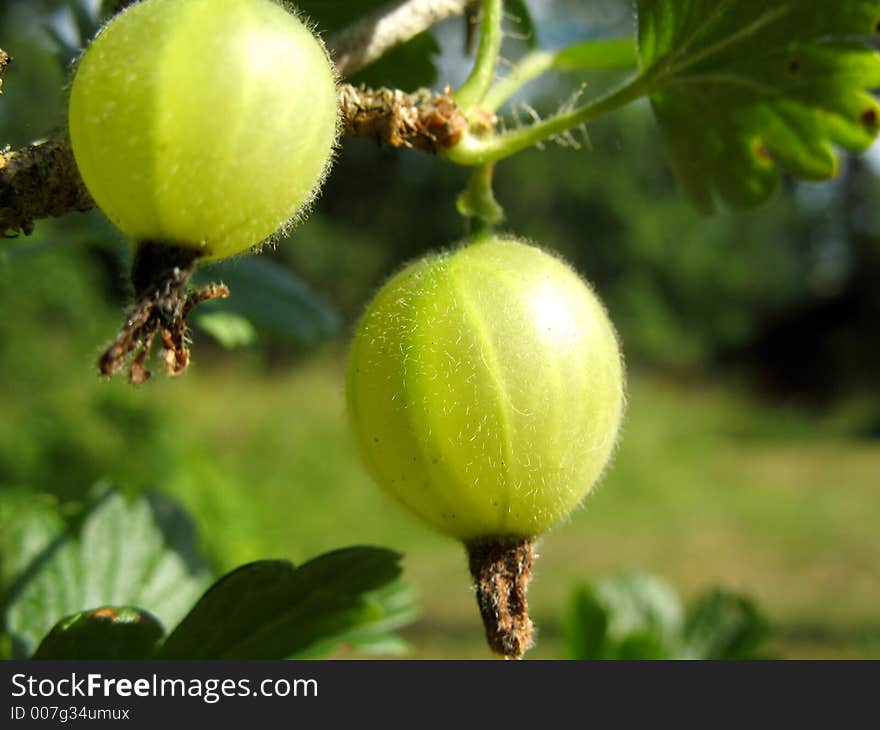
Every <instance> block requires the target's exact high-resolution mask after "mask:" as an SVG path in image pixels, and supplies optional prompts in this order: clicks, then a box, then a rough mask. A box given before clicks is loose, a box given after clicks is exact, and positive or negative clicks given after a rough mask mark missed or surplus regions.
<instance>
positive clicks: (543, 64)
mask: <svg viewBox="0 0 880 730" xmlns="http://www.w3.org/2000/svg"><path fill="white" fill-rule="evenodd" d="M555 62H556V54H555V53H550V52H549V51H532V52H531V53H529V54H527V55H525V56H523V58H522V60H521V61H520V62H519V63H518V64H517V65H516V68H514V69H513V72H512V73H511V74H510V76H508V77H506V78H504V79H502V80H501V81H499V82H498V83H497V84H495V86H493V87H492V88H491V89H490V90H489V93H488V94H486V97H485V98H484V99H483V104H482V108H483V109H485V110H486V111H487V112H494V111H497V110H498V109H499V108H500V107H501V106H502V105H503V104H504V102H506V101H507V100H508V99H509V98H510V97H511V96H513V95H514V94H515V93H516V92H517V91H519V90H520V89H521V88H522V87H523V86H525V85H526V84H527V83H529V81H531V80H532V79H536V78H538V77H539V76H543V75H544V74H545V73H547V72H548V71H549V70H550V69H552V68H553V65H554V63H555Z"/></svg>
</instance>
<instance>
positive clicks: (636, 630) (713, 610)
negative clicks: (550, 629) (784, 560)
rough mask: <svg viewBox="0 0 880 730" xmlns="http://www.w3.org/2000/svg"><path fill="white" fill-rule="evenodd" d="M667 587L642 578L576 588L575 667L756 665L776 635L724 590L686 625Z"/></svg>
mask: <svg viewBox="0 0 880 730" xmlns="http://www.w3.org/2000/svg"><path fill="white" fill-rule="evenodd" d="M683 613H684V611H683V608H682V604H681V600H680V598H679V596H678V594H677V593H676V591H675V590H674V589H673V588H672V587H671V586H670V585H669V584H667V583H666V582H665V581H664V580H662V579H660V578H658V577H656V576H652V575H646V574H643V573H624V574H620V575H615V576H611V577H608V578H601V579H599V580H597V581H594V582H593V583H591V584H584V585H580V586H578V587H576V588H575V590H574V592H573V594H572V600H571V603H570V606H569V610H568V614H567V617H566V622H565V640H566V642H565V643H566V652H567V655H568V656H569V657H570V658H572V659H754V658H757V657H758V654H757V649H758V647H759V646H760V645H761V644H762V643H763V642H764V641H765V640H766V639H767V637H768V636H769V627H768V625H767V622H766V621H765V619H764V618H763V616H762V615H761V614H760V613H759V612H758V610H757V609H756V608H755V606H754V604H753V603H752V602H751V601H749V600H748V599H747V598H744V597H743V596H740V595H737V594H734V593H731V592H729V591H725V590H723V589H720V588H717V589H715V590H713V591H711V592H709V593H708V594H706V595H705V596H704V597H703V598H701V599H700V600H699V601H697V602H696V603H695V604H694V605H693V606H692V607H691V609H690V610H689V611H688V612H687V620H686V621H685V620H684V619H683Z"/></svg>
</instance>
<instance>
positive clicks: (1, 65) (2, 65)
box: [0, 48, 10, 94]
mask: <svg viewBox="0 0 880 730" xmlns="http://www.w3.org/2000/svg"><path fill="white" fill-rule="evenodd" d="M9 61H10V58H9V54H8V53H6V51H4V50H3V49H2V48H0V94H2V93H3V72H4V71H5V70H6V67H7V66H8V65H9Z"/></svg>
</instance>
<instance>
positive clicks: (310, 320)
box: [195, 256, 341, 345]
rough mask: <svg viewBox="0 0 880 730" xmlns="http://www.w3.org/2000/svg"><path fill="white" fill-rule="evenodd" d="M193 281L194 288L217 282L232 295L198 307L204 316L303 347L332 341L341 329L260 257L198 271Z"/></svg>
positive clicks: (312, 297) (326, 309)
mask: <svg viewBox="0 0 880 730" xmlns="http://www.w3.org/2000/svg"><path fill="white" fill-rule="evenodd" d="M195 280H196V282H197V283H199V284H207V283H208V282H211V281H222V282H223V283H225V284H228V285H229V288H230V291H231V294H230V296H229V298H228V299H224V300H222V301H213V302H206V303H205V304H203V305H202V306H201V307H200V309H201V311H202V314H203V315H205V314H207V313H211V314H215V313H218V312H222V313H224V314H226V315H229V314H233V315H237V316H239V317H241V318H244V319H246V320H248V321H249V322H250V323H251V325H252V326H253V327H255V328H256V329H258V330H261V331H264V332H268V333H270V334H278V335H284V336H287V337H291V338H293V339H294V340H297V341H298V342H301V343H304V344H307V345H311V344H315V343H317V342H320V341H321V340H324V339H327V338H328V337H332V336H333V335H335V334H336V333H337V332H338V331H339V328H340V327H341V320H340V317H339V315H338V314H337V313H336V312H335V311H334V310H333V309H332V308H331V307H330V306H329V305H328V304H325V303H324V302H323V301H322V300H321V299H319V298H318V296H317V295H316V294H314V293H313V292H312V291H310V290H309V289H308V287H307V286H306V285H305V284H304V283H303V282H302V281H301V280H300V279H298V278H297V277H295V276H294V275H293V274H291V273H290V272H289V271H287V270H286V269H284V268H282V267H281V266H279V265H278V264H276V263H275V262H274V261H271V260H270V259H267V258H266V257H264V256H244V257H240V258H235V259H228V260H226V261H223V262H221V263H218V264H214V265H211V266H205V267H202V268H200V269H199V270H198V271H197V272H196V276H195Z"/></svg>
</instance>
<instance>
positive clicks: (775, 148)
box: [638, 0, 880, 212]
mask: <svg viewBox="0 0 880 730" xmlns="http://www.w3.org/2000/svg"><path fill="white" fill-rule="evenodd" d="M638 14H639V51H640V54H641V64H642V70H643V74H644V75H645V76H646V77H647V78H648V79H650V86H651V88H652V89H653V90H655V91H654V92H653V93H652V96H651V102H652V104H653V107H654V110H655V112H656V115H657V118H658V119H659V121H660V125H661V127H662V128H663V131H664V132H665V134H666V137H667V139H668V141H669V143H670V145H671V148H672V156H673V159H674V162H675V167H676V170H677V172H678V176H679V178H680V179H681V182H682V184H683V186H684V187H685V189H686V191H687V192H688V194H689V195H690V197H691V198H692V199H693V201H694V203H695V204H696V205H697V206H698V207H699V208H700V209H702V210H703V211H707V212H708V211H711V210H712V209H713V208H714V206H715V198H716V197H718V196H720V198H722V199H723V200H725V201H727V202H728V203H731V204H734V205H754V204H757V203H759V202H761V201H763V200H765V199H766V198H768V197H769V196H770V195H771V193H772V192H773V190H774V189H775V188H776V186H777V183H778V179H779V171H778V168H777V163H778V164H780V165H782V166H784V167H786V168H788V169H789V170H790V171H791V172H792V173H794V174H795V175H797V176H799V177H802V178H807V179H824V178H829V177H832V176H834V175H835V174H836V173H837V171H838V168H839V159H838V156H837V154H836V152H835V151H834V148H833V145H834V144H837V145H840V146H842V147H844V148H846V149H847V150H851V151H854V152H857V151H861V150H864V149H865V148H867V147H868V146H869V145H870V144H871V142H872V140H873V139H874V137H875V136H876V134H877V131H878V124H880V104H878V102H877V100H876V99H874V98H873V97H872V96H871V94H870V93H868V92H869V90H871V89H873V88H876V87H878V86H880V55H878V53H877V51H876V50H874V49H873V48H871V47H870V46H868V45H867V44H865V43H863V42H859V38H866V37H868V36H870V35H876V33H877V23H878V19H880V0H844V1H841V2H833V3H826V2H815V0H787V1H786V2H778V3H767V2H766V1H765V0H735V1H734V0H721V1H720V2H719V0H662V1H661V0H639V2H638Z"/></svg>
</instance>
